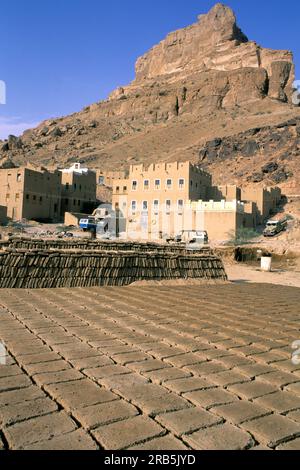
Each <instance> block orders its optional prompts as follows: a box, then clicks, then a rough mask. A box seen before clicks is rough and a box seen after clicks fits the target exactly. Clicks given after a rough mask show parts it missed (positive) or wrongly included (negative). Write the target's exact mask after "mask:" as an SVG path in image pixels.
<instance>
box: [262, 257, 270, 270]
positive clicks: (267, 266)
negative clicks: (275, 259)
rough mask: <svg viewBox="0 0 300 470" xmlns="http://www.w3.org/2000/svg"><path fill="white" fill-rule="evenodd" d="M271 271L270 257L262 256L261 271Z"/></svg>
mask: <svg viewBox="0 0 300 470" xmlns="http://www.w3.org/2000/svg"><path fill="white" fill-rule="evenodd" d="M271 269H272V257H271V256H262V258H261V270H262V271H265V272H268V273H269V272H271Z"/></svg>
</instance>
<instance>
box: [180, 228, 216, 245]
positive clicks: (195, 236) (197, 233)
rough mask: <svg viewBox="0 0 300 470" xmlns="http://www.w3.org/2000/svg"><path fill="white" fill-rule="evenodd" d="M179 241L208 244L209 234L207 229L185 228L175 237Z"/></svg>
mask: <svg viewBox="0 0 300 470" xmlns="http://www.w3.org/2000/svg"><path fill="white" fill-rule="evenodd" d="M175 241H176V242H177V243H183V242H185V243H188V244H191V245H192V244H196V245H207V244H208V234H207V232H206V231H205V230H183V231H182V232H181V233H180V234H179V235H177V236H176V237H175Z"/></svg>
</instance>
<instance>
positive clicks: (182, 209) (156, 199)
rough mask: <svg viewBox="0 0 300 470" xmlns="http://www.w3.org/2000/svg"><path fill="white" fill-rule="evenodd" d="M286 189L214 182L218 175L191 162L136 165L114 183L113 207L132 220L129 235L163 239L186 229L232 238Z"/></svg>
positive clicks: (256, 220)
mask: <svg viewBox="0 0 300 470" xmlns="http://www.w3.org/2000/svg"><path fill="white" fill-rule="evenodd" d="M280 197H281V192H280V189H278V188H277V189H274V190H267V189H265V190H264V189H256V190H255V191H251V189H248V190H245V191H244V192H243V191H242V190H241V189H240V188H238V187H237V186H234V185H228V186H219V187H216V186H213V184H212V177H211V175H210V174H209V173H207V172H205V171H203V170H202V169H201V168H199V167H198V166H197V165H193V164H191V163H190V162H176V163H159V164H155V165H154V164H153V165H150V166H149V167H145V166H144V165H132V166H131V167H130V171H129V177H128V178H125V179H120V180H117V181H115V182H114V185H113V207H114V208H115V209H116V210H117V211H118V212H119V214H120V217H123V218H125V219H126V234H124V236H126V237H128V238H137V239H145V240H147V239H153V240H155V239H162V238H168V237H173V236H175V235H177V234H179V233H180V232H181V231H182V230H186V231H190V230H198V231H200V230H207V231H208V232H209V237H210V239H215V240H227V239H229V238H231V237H234V236H235V235H236V233H237V231H238V230H239V229H241V228H255V227H256V225H257V224H259V223H261V222H262V220H263V219H264V218H266V217H268V215H269V213H270V211H271V209H272V208H273V209H274V208H275V207H276V205H277V204H278V201H279V200H280Z"/></svg>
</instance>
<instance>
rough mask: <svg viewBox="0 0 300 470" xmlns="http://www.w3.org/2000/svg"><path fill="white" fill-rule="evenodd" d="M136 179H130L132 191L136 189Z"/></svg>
mask: <svg viewBox="0 0 300 470" xmlns="http://www.w3.org/2000/svg"><path fill="white" fill-rule="evenodd" d="M137 185H138V184H137V181H132V191H136V190H137Z"/></svg>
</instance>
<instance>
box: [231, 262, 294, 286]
mask: <svg viewBox="0 0 300 470" xmlns="http://www.w3.org/2000/svg"><path fill="white" fill-rule="evenodd" d="M225 269H226V273H227V275H228V278H229V281H231V282H236V283H247V282H248V283H264V284H278V285H282V286H292V287H300V271H285V270H281V269H274V270H272V272H270V273H267V272H262V271H261V270H260V269H259V267H255V266H247V265H245V264H226V265H225Z"/></svg>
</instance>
